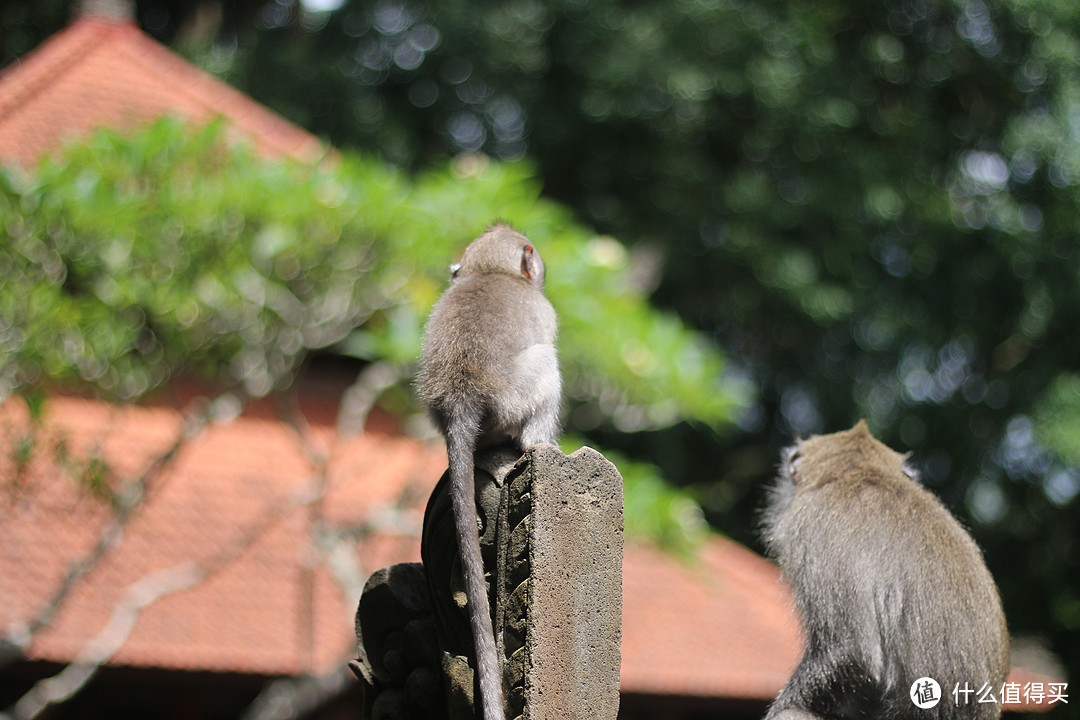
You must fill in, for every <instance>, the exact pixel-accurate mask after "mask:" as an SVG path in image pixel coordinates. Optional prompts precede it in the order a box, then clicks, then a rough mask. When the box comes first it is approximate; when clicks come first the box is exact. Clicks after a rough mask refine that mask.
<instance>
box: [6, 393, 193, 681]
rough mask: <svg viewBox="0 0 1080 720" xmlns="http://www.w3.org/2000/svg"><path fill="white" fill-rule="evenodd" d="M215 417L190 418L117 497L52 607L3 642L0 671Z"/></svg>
mask: <svg viewBox="0 0 1080 720" xmlns="http://www.w3.org/2000/svg"><path fill="white" fill-rule="evenodd" d="M212 417H213V415H212V413H211V412H210V410H209V409H203V410H201V411H200V412H196V413H190V414H188V416H187V418H186V419H185V421H184V426H183V427H182V428H181V430H180V432H179V434H178V435H177V436H176V439H175V440H174V441H173V443H172V445H170V446H169V447H168V448H167V449H166V450H165V452H164V453H162V454H161V455H159V456H157V457H156V458H154V460H153V462H151V463H150V465H149V466H148V467H147V468H146V470H144V471H143V473H142V474H141V475H139V476H138V477H136V478H134V479H132V480H131V481H129V482H128V483H126V484H125V486H124V487H123V488H122V489H121V490H120V491H119V492H118V493H117V494H116V499H117V510H116V512H115V514H114V515H113V517H112V519H111V520H110V521H109V522H108V523H107V524H106V525H105V527H103V528H102V530H101V533H100V535H99V536H98V539H97V542H96V543H95V544H94V547H93V548H91V549H90V551H89V552H88V553H87V554H86V555H84V556H83V557H81V558H79V559H78V560H76V561H75V562H74V563H73V564H72V565H71V566H70V567H69V568H68V571H67V573H66V574H65V575H64V579H63V580H62V581H61V582H60V584H59V585H58V586H57V588H56V591H55V592H54V593H53V595H52V597H51V598H50V599H49V601H48V603H46V604H45V606H44V607H43V608H42V609H41V611H40V612H39V613H38V614H37V615H36V616H35V617H33V618H32V619H30V620H29V621H27V622H25V623H21V624H18V625H15V626H13V627H12V628H11V629H10V630H9V631H8V633H7V635H6V637H5V638H4V640H3V642H2V643H0V667H3V666H4V665H6V664H7V663H9V662H11V661H12V660H14V659H15V658H17V657H20V656H22V655H24V654H25V653H26V648H27V647H29V645H30V643H31V641H32V640H33V639H34V636H35V635H36V634H37V633H38V632H39V631H40V630H41V629H42V628H44V627H46V626H47V625H48V624H49V623H50V622H51V621H52V619H53V617H54V616H55V615H56V613H57V611H59V609H60V607H61V606H62V605H63V603H64V601H65V600H66V599H67V597H68V595H69V594H70V593H71V591H72V589H73V588H74V587H75V585H76V584H78V582H79V581H80V580H81V579H82V578H83V577H85V576H86V574H87V573H89V572H90V571H91V570H93V569H94V567H96V566H97V564H98V563H99V562H100V561H101V559H102V558H103V557H105V555H106V554H107V553H108V552H109V550H111V549H112V548H113V546H114V545H115V544H116V543H117V542H118V540H119V539H120V537H121V535H122V533H123V530H124V528H125V527H126V526H127V523H128V521H129V520H130V519H131V517H132V516H133V515H134V514H135V512H136V511H137V510H138V509H139V508H140V507H141V506H142V504H143V501H144V500H145V499H146V496H147V495H148V493H149V490H150V489H151V487H152V486H153V484H154V481H155V480H157V479H158V478H159V476H160V474H161V472H162V471H163V470H164V469H165V468H166V467H168V465H169V464H170V463H171V462H172V461H173V460H174V459H175V458H176V456H177V454H178V453H179V452H180V449H181V448H183V446H184V445H185V443H187V441H188V440H190V439H191V438H192V437H194V436H195V435H196V434H198V433H199V432H200V431H201V430H202V429H203V428H204V427H206V425H207V423H209V422H210V420H211V419H212Z"/></svg>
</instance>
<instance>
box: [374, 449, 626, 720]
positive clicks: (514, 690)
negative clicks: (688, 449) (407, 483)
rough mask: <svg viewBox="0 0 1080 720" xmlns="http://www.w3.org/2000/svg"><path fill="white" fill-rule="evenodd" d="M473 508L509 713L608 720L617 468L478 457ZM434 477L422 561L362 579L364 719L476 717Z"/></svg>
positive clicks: (615, 657) (594, 455)
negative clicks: (365, 581)
mask: <svg viewBox="0 0 1080 720" xmlns="http://www.w3.org/2000/svg"><path fill="white" fill-rule="evenodd" d="M476 468H477V469H476V483H477V485H476V495H477V512H478V515H479V517H480V519H481V523H482V536H481V548H482V552H483V553H484V562H485V566H486V567H487V568H488V578H489V592H490V594H491V605H492V613H493V616H494V617H493V624H494V628H495V636H496V642H497V644H498V647H499V650H500V653H501V654H502V656H503V660H504V663H505V664H504V681H505V687H506V689H507V693H506V697H507V705H508V708H507V710H508V715H507V716H508V717H509V718H524V719H526V720H528V719H529V718H535V719H536V720H576V719H578V718H580V719H582V720H585V719H586V718H588V719H589V720H605V719H607V720H614V718H615V716H616V715H617V713H618V707H619V664H620V650H619V646H620V641H621V629H622V525H623V523H622V512H623V504H622V477H621V476H620V475H619V472H618V470H616V469H615V466H614V465H612V464H611V463H609V462H608V461H607V460H606V459H605V458H604V457H603V456H602V455H600V454H599V453H598V452H596V451H595V450H592V449H591V448H582V449H581V450H578V451H577V452H575V453H573V454H572V455H569V456H566V455H563V454H562V452H560V451H559V450H558V449H557V448H556V447H554V446H551V445H543V446H537V447H535V448H531V449H530V450H529V451H528V452H526V453H525V455H524V456H522V457H520V458H518V455H517V453H516V452H513V451H511V450H508V449H506V448H499V449H494V450H487V451H483V452H480V453H477V456H476ZM447 482H448V476H447V475H444V476H443V478H442V480H440V482H439V484H438V485H437V486H436V488H435V491H434V492H433V493H432V495H431V498H430V499H429V501H428V507H427V512H426V513H425V516H424V535H423V538H422V540H421V555H422V558H423V564H422V565H415V564H414V565H403V566H401V565H399V566H394V567H392V568H384V569H383V570H380V571H378V572H376V573H375V574H373V575H372V577H371V578H370V579H369V580H368V584H367V586H366V587H365V590H364V594H363V596H362V597H361V600H360V607H359V608H358V610H357V640H358V643H359V646H360V657H359V659H358V660H357V661H356V662H355V663H354V669H355V670H356V671H357V674H358V675H359V676H360V678H361V681H362V682H363V684H364V689H365V703H364V705H365V708H364V712H365V714H364V717H365V718H366V719H372V720H373V719H374V718H386V719H387V720H390V719H392V718H403V719H404V718H432V719H433V720H434V719H436V718H437V719H438V720H443V719H446V720H472V719H473V718H476V717H479V714H478V713H477V712H476V711H477V710H478V708H476V707H474V704H473V698H474V696H475V690H474V688H475V677H474V675H475V673H474V672H473V667H474V660H473V651H472V637H471V632H470V630H469V623H468V618H467V616H466V614H465V611H464V604H465V603H464V592H463V590H462V581H461V572H460V563H459V561H458V559H457V544H456V539H455V537H456V534H455V532H454V524H453V516H452V513H451V509H450V498H449V496H448V495H447V493H446V492H445V486H446V484H447Z"/></svg>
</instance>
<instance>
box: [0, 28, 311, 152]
mask: <svg viewBox="0 0 1080 720" xmlns="http://www.w3.org/2000/svg"><path fill="white" fill-rule="evenodd" d="M165 115H180V116H181V117H184V118H187V119H190V120H193V121H201V122H205V121H208V120H210V119H212V118H214V117H217V116H223V117H225V118H226V119H227V120H228V122H229V125H230V127H231V128H233V129H235V130H237V131H239V133H240V134H241V135H243V136H244V137H246V138H248V139H250V140H251V141H252V142H253V143H254V145H255V147H256V148H257V149H258V150H259V151H260V152H263V153H264V154H267V155H272V156H290V157H294V158H298V159H303V160H314V159H317V158H318V157H320V156H321V155H322V154H323V152H324V150H325V147H324V145H323V144H322V143H321V142H320V141H319V140H318V138H316V137H315V136H313V135H311V134H310V133H308V132H307V131H306V130H303V129H301V128H300V127H298V126H296V125H293V124H292V123H290V122H288V121H287V120H285V119H283V118H281V117H280V116H278V115H276V114H275V113H273V112H271V111H270V110H268V109H266V108H265V107H263V106H262V105H260V104H258V103H257V102H255V101H254V100H252V99H251V98H249V97H248V96H246V95H244V94H243V93H241V92H239V91H237V90H235V89H234V88H232V87H230V86H228V85H227V84H225V83H223V82H221V81H220V80H218V79H216V78H214V77H213V76H211V75H210V74H208V73H206V72H204V71H202V70H200V69H199V68H197V67H195V66H194V65H192V64H191V63H189V62H187V61H186V60H184V59H183V58H181V57H180V56H179V55H177V54H175V53H173V52H172V51H171V50H169V49H167V48H166V47H164V46H163V45H161V44H160V43H158V42H157V41H155V40H153V39H152V38H150V37H148V36H147V35H145V34H143V33H142V32H141V31H140V30H139V28H138V27H137V26H136V25H135V24H134V23H132V22H131V21H125V20H116V19H111V18H106V17H97V16H84V17H81V18H79V19H78V20H76V21H75V22H74V23H72V24H71V25H70V26H69V27H67V28H66V29H64V30H62V31H61V32H59V33H57V34H56V35H54V36H52V37H51V38H49V39H48V40H47V41H45V42H44V43H42V45H41V46H39V47H38V48H36V49H35V50H34V51H33V52H31V53H29V54H28V55H27V56H26V57H25V58H22V59H20V60H19V61H18V62H16V63H14V64H12V65H11V66H9V67H7V68H5V69H4V70H3V71H2V72H0V162H19V163H22V164H24V165H29V164H31V163H33V162H34V161H35V160H36V159H37V158H38V157H40V156H41V155H43V154H45V153H47V152H50V151H52V150H54V149H55V148H56V147H57V146H59V145H60V144H61V143H63V142H65V141H68V140H70V139H73V138H77V137H82V136H84V135H86V134H88V133H89V132H91V131H92V130H93V129H95V128H98V127H109V128H113V129H122V130H124V129H134V128H136V127H138V126H140V125H144V124H147V123H149V122H152V121H153V120H156V119H158V118H160V117H162V116H165Z"/></svg>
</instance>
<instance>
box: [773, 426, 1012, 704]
mask: <svg viewBox="0 0 1080 720" xmlns="http://www.w3.org/2000/svg"><path fill="white" fill-rule="evenodd" d="M905 461H906V457H905V456H903V455H901V454H899V453H896V452H894V451H892V450H890V449H889V448H888V447H886V446H885V445H883V444H882V443H880V442H878V441H877V440H876V439H874V437H873V436H872V435H871V434H870V431H869V430H868V429H867V427H866V423H865V422H860V423H858V424H857V425H856V426H855V427H854V428H852V429H851V430H848V431H845V432H838V433H834V434H832V435H825V436H818V437H813V438H810V439H809V440H806V441H802V442H800V443H798V444H797V445H795V446H794V447H792V448H789V449H788V450H787V451H786V452H785V453H784V458H783V461H782V464H781V467H780V473H779V477H778V479H777V481H776V484H775V485H774V487H773V488H772V495H771V499H770V502H769V506H768V508H767V509H766V512H765V515H764V523H763V538H764V540H765V543H766V545H767V546H768V548H769V551H770V552H771V554H772V555H773V556H774V557H776V559H777V560H778V562H779V564H780V568H781V570H782V571H783V573H784V575H785V576H786V578H787V580H788V581H789V582H790V584H791V588H792V591H793V593H794V596H795V601H796V605H797V607H798V611H799V614H800V616H801V618H802V622H803V629H804V633H805V637H806V645H805V648H804V654H803V657H802V660H801V661H800V663H799V666H798V668H797V669H796V670H795V673H794V674H793V675H792V677H791V679H789V680H788V682H787V684H786V685H785V686H784V688H783V689H782V690H781V691H780V694H779V695H778V696H777V698H776V700H775V702H774V703H773V705H772V707H771V708H770V710H769V713H768V715H767V716H766V717H767V718H768V719H769V720H778V719H779V718H798V717H810V718H814V717H820V718H889V719H893V718H897V719H898V718H911V719H912V720H915V719H917V720H960V719H961V718H970V719H978V720H987V719H989V718H995V717H998V716H999V715H1000V713H1001V705H1000V704H999V703H992V704H977V703H972V704H966V705H965V704H963V703H961V704H959V705H958V704H957V703H956V702H955V701H954V699H953V696H952V691H953V688H954V686H955V685H956V684H957V683H959V684H960V687H961V688H963V687H964V683H967V684H968V686H969V687H971V686H973V687H974V689H976V690H978V689H979V688H980V687H981V686H982V685H983V684H984V683H989V684H991V685H992V686H994V696H995V697H997V696H998V695H999V693H1000V691H1001V684H1002V682H1003V681H1004V679H1005V673H1006V671H1007V670H1008V667H1009V637H1008V632H1007V630H1006V626H1005V616H1004V613H1003V611H1002V608H1001V601H1000V599H999V597H998V593H997V587H996V586H995V584H994V580H993V578H992V577H991V576H990V573H989V571H988V570H987V569H986V565H985V563H984V562H983V558H982V554H981V553H980V552H979V549H978V547H976V545H975V543H974V542H973V541H972V539H971V537H970V536H969V535H968V534H967V532H965V531H964V529H963V528H962V527H961V526H960V524H959V523H958V522H957V521H956V519H955V518H953V516H952V515H951V514H950V513H949V512H948V510H946V509H945V507H944V506H943V505H942V504H941V502H940V501H939V500H938V499H937V498H936V497H934V496H933V495H932V494H931V493H930V492H929V491H927V490H926V489H925V488H923V487H922V485H920V484H919V483H918V482H917V481H916V479H915V474H914V472H913V471H912V470H910V468H908V466H907V465H906V462H905ZM921 677H931V678H933V679H935V680H937V682H938V683H939V684H940V686H941V691H942V696H943V697H942V699H941V701H940V702H939V703H938V705H937V706H936V707H934V708H932V709H920V708H918V707H917V706H916V705H915V704H914V703H913V702H912V700H911V698H910V697H909V691H910V689H911V686H912V684H913V683H914V682H915V681H916V680H917V679H919V678H921ZM962 698H963V696H961V699H962ZM804 713H808V714H809V715H808V716H807V715H804Z"/></svg>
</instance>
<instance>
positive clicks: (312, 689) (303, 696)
mask: <svg viewBox="0 0 1080 720" xmlns="http://www.w3.org/2000/svg"><path fill="white" fill-rule="evenodd" d="M348 659H349V658H342V659H341V662H340V663H339V664H338V665H337V667H336V668H335V669H334V670H331V671H330V672H329V673H327V674H326V675H305V676H302V677H298V678H282V679H280V680H275V681H274V682H272V683H269V684H268V685H267V686H266V687H265V688H263V690H262V692H260V693H259V695H258V697H256V698H255V700H254V701H252V703H251V705H249V706H248V709H247V711H246V712H245V713H244V714H243V715H241V716H240V720H291V719H292V718H297V717H303V716H304V715H307V714H308V713H310V712H311V711H312V710H314V709H316V708H318V707H319V706H320V705H322V704H324V703H325V702H327V701H328V700H331V699H333V698H335V697H338V696H339V695H341V694H342V693H344V692H345V691H346V690H348V689H349V687H351V686H352V684H353V682H354V678H353V674H352V673H351V672H350V671H349V670H348V668H347V666H346V662H347V661H348Z"/></svg>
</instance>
